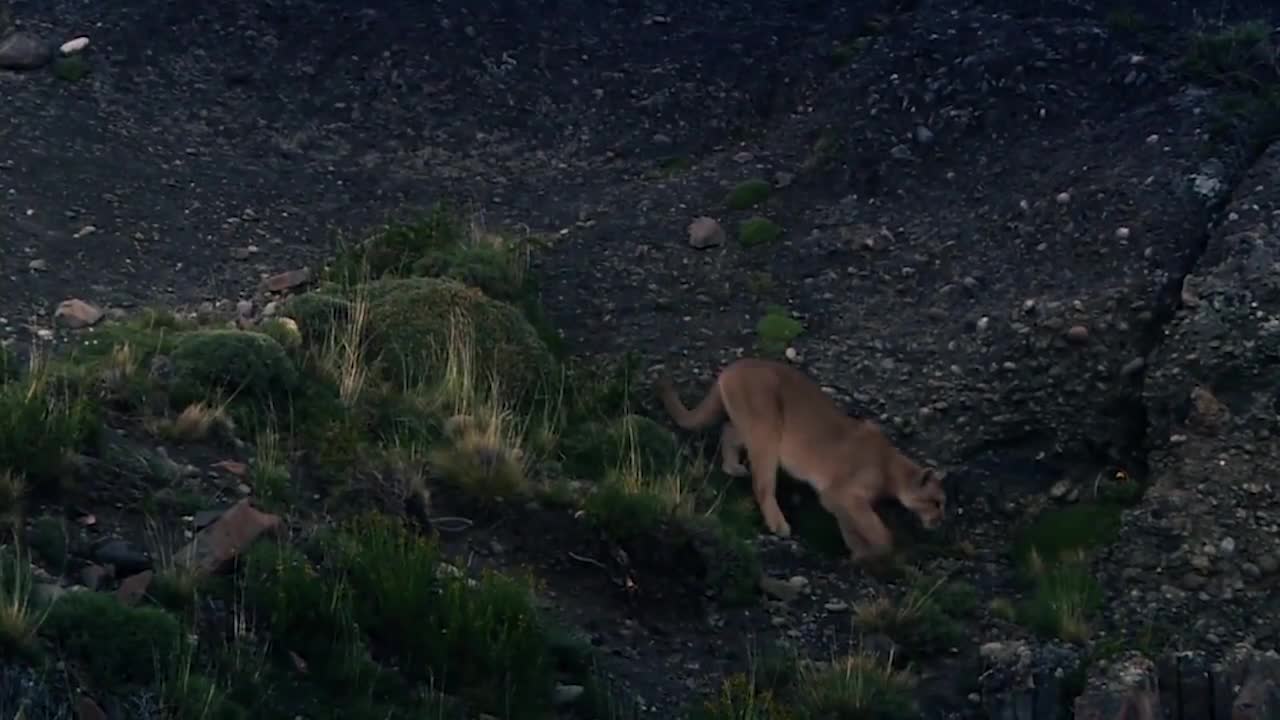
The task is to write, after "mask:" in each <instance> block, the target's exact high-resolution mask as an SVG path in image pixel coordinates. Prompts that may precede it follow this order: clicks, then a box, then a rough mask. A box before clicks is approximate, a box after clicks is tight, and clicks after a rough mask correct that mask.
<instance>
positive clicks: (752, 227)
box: [738, 217, 782, 247]
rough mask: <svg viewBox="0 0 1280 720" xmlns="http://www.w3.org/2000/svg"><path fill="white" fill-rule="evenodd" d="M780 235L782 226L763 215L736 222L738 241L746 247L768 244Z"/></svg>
mask: <svg viewBox="0 0 1280 720" xmlns="http://www.w3.org/2000/svg"><path fill="white" fill-rule="evenodd" d="M780 237H782V227H781V226H780V225H778V224H777V223H775V222H774V221H772V220H770V219H769V218H764V217H753V218H748V219H746V220H743V221H742V222H741V223H739V224H738V242H740V243H742V244H743V245H744V246H746V247H756V246H758V245H770V244H772V243H774V242H776V241H777V240H778V238H780Z"/></svg>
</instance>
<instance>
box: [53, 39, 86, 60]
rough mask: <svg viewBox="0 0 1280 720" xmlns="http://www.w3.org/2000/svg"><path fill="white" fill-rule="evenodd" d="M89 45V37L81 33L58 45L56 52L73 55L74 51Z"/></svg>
mask: <svg viewBox="0 0 1280 720" xmlns="http://www.w3.org/2000/svg"><path fill="white" fill-rule="evenodd" d="M87 47H89V38H87V37H85V36H84V35H81V36H80V37H78V38H72V39H70V40H68V41H66V42H64V43H62V45H60V46H59V47H58V52H60V53H62V54H63V55H75V54H76V53H78V52H80V51H81V50H84V49H85V48H87Z"/></svg>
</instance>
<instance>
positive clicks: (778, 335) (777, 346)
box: [756, 305, 804, 356]
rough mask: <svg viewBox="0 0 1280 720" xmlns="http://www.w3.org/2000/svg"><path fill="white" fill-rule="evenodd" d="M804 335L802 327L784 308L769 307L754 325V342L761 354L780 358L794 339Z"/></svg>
mask: <svg viewBox="0 0 1280 720" xmlns="http://www.w3.org/2000/svg"><path fill="white" fill-rule="evenodd" d="M802 333H804V325H803V324H802V323H801V322H800V321H799V320H796V319H795V318H793V317H791V315H790V313H788V312H787V310H786V308H783V307H780V306H778V305H770V306H769V307H768V308H767V309H766V310H765V314H764V317H762V318H760V322H758V323H756V340H757V342H758V344H759V346H760V349H761V351H762V352H764V353H765V354H767V355H772V356H780V355H782V353H783V352H785V351H786V349H787V346H788V345H790V344H791V343H792V342H793V341H794V340H795V339H796V338H798V337H800V335H801V334H802Z"/></svg>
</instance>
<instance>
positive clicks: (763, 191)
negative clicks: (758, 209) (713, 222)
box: [724, 178, 773, 210]
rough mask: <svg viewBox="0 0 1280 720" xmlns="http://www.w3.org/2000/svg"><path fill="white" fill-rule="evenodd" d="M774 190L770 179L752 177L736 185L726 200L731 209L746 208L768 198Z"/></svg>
mask: <svg viewBox="0 0 1280 720" xmlns="http://www.w3.org/2000/svg"><path fill="white" fill-rule="evenodd" d="M772 191H773V186H772V185H770V184H769V181H768V180H765V179H763V178H752V179H750V180H744V181H742V182H740V183H738V184H737V185H735V186H734V188H733V189H732V190H730V191H729V196H728V197H727V198H725V201H724V202H725V205H727V206H728V207H729V209H730V210H746V209H747V208H752V207H755V206H756V205H759V204H760V203H762V202H764V201H765V200H768V199H769V193H770V192H772Z"/></svg>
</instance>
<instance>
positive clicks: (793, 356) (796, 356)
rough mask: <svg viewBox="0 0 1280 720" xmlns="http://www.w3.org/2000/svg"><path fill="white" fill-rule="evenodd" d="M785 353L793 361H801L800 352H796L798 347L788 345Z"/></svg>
mask: <svg viewBox="0 0 1280 720" xmlns="http://www.w3.org/2000/svg"><path fill="white" fill-rule="evenodd" d="M783 354H784V355H786V357H787V359H788V360H790V361H791V362H799V360H800V353H798V352H796V349H795V348H793V347H788V348H787V349H786V351H785V352H784V353H783Z"/></svg>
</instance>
